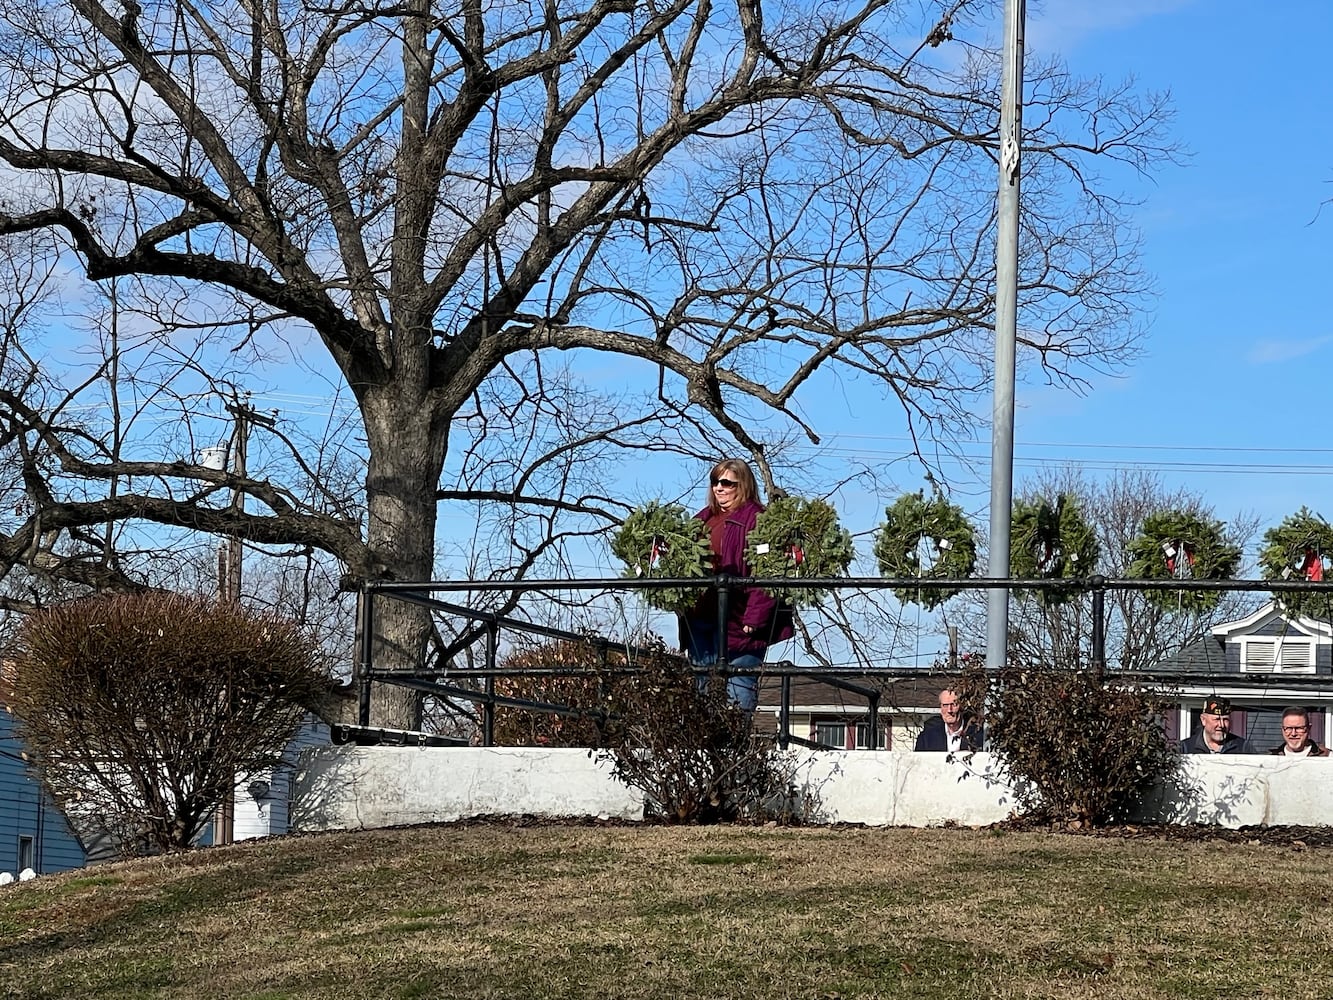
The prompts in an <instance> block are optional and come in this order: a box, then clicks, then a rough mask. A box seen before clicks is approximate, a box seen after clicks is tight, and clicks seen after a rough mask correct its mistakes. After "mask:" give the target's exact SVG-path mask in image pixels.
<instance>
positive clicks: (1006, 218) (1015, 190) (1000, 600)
mask: <svg viewBox="0 0 1333 1000" xmlns="http://www.w3.org/2000/svg"><path fill="white" fill-rule="evenodd" d="M1026 19H1027V10H1026V4H1025V0H1005V4H1004V50H1003V52H1002V55H1001V58H1002V63H1003V65H1002V71H1001V83H1000V189H999V200H998V204H997V220H996V221H997V224H996V229H997V236H996V245H995V399H994V408H993V411H992V420H991V467H990V477H991V478H990V557H989V560H988V562H987V569H986V575H987V576H989V577H991V578H993V579H997V580H998V579H1004V578H1006V577H1008V576H1009V521H1010V517H1011V515H1012V510H1013V502H1014V345H1015V342H1016V339H1017V330H1018V208H1019V178H1020V176H1021V173H1022V171H1021V156H1020V148H1021V140H1022V135H1023V33H1024V24H1025V22H1026ZM1008 640H1009V591H1008V590H1004V589H1000V588H996V589H993V590H991V591H990V592H989V594H988V595H987V604H986V666H988V667H991V668H999V667H1002V666H1004V662H1005V659H1006V658H1007V656H1008Z"/></svg>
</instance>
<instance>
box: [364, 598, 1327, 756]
mask: <svg viewBox="0 0 1333 1000" xmlns="http://www.w3.org/2000/svg"><path fill="white" fill-rule="evenodd" d="M793 586H799V587H802V588H807V589H808V588H812V587H816V588H827V589H828V590H830V591H833V590H839V591H847V590H854V591H861V592H864V591H871V592H873V591H884V590H899V591H901V590H921V591H926V590H994V589H1005V590H1009V591H1013V590H1025V591H1042V590H1047V589H1059V590H1060V591H1062V592H1064V593H1068V592H1070V591H1074V592H1081V593H1087V594H1089V595H1090V597H1091V616H1092V623H1091V634H1090V643H1091V662H1090V667H1091V668H1092V669H1093V670H1095V671H1096V672H1097V673H1098V674H1100V675H1102V676H1106V675H1107V665H1106V600H1105V599H1106V594H1107V593H1108V592H1112V591H1136V590H1137V591H1143V590H1153V591H1182V592H1188V591H1232V592H1259V591H1262V592H1270V593H1273V594H1275V595H1277V594H1282V593H1292V592H1311V591H1313V592H1322V593H1326V594H1327V595H1328V596H1329V600H1330V607H1333V582H1329V583H1322V582H1320V583H1315V582H1310V581H1305V580H1129V579H1112V578H1108V577H1103V576H1091V577H1086V578H1082V579H1072V580H1071V579H1060V580H1048V579H1035V580H1013V579H1009V580H997V579H988V578H969V579H947V580H945V579H936V580H926V579H915V578H885V577H839V578H832V579H819V580H816V579H801V580H799V581H796V580H791V579H785V578H779V579H758V578H749V577H746V578H742V577H733V576H725V575H720V576H716V577H709V578H706V579H705V580H703V581H701V580H700V579H699V578H697V577H696V578H683V579H680V578H673V579H647V580H644V579H627V578H598V579H588V580H522V581H513V580H442V581H430V582H424V583H402V582H376V583H370V584H367V585H366V586H365V587H364V588H363V589H362V592H361V597H360V607H359V613H358V630H359V642H358V658H357V664H356V669H355V674H354V681H355V683H356V685H357V688H358V692H357V693H358V719H357V721H358V726H357V727H356V728H357V729H358V730H360V731H362V732H365V733H373V732H374V731H375V730H373V729H372V728H371V718H370V708H371V686H372V685H373V684H376V683H379V684H389V685H397V686H401V687H406V688H410V689H413V690H416V691H421V692H423V693H426V694H433V695H437V696H440V697H445V698H457V699H466V700H468V701H470V702H472V703H474V704H479V705H480V706H481V741H482V743H483V745H486V746H490V745H492V744H493V742H494V726H495V709H496V708H497V707H504V708H515V709H521V710H524V711H531V712H540V713H549V714H555V715H564V716H580V717H585V718H586V717H588V716H590V715H596V714H597V713H596V712H590V710H589V709H587V708H586V707H583V708H580V707H574V706H568V705H559V704H552V703H547V702H541V701H537V700H534V699H526V698H516V697H512V696H508V695H502V694H498V693H497V692H496V690H495V680H496V678H497V677H511V676H512V677H518V676H581V675H586V674H588V673H589V671H588V668H586V667H571V666H562V665H551V666H538V667H521V668H515V667H509V666H501V665H499V664H498V662H497V658H498V653H499V649H500V635H501V632H502V630H503V631H507V632H514V633H520V634H525V635H536V636H541V637H543V638H548V639H556V640H564V641H570V642H580V643H585V644H590V645H591V646H592V647H593V648H594V649H595V650H596V651H597V652H598V655H599V657H600V660H601V667H600V669H599V670H598V671H596V672H597V673H598V674H603V675H606V674H616V673H619V674H633V673H635V672H637V670H638V669H639V668H637V667H635V666H633V665H632V664H629V663H627V664H624V665H620V666H611V665H609V663H608V656H609V653H610V652H611V651H612V650H616V651H624V652H625V653H626V654H627V656H628V657H629V659H630V660H632V659H634V658H635V657H636V656H644V655H646V654H648V653H650V652H660V650H649V649H648V648H647V647H644V646H639V645H635V644H633V643H627V642H625V641H623V640H612V639H607V638H604V637H599V636H589V635H588V634H587V633H586V632H575V631H571V630H568V629H561V628H556V627H553V626H550V625H543V624H541V623H538V622H531V621H526V620H523V619H519V618H514V617H512V616H505V615H498V614H495V613H494V612H491V611H487V610H482V609H475V608H470V607H468V606H467V605H464V604H458V603H454V602H452V601H447V600H443V599H441V598H439V597H437V596H435V595H437V594H457V593H474V594H475V593H488V592H504V593H534V592H587V591H593V592H599V591H600V592H613V593H614V592H618V591H631V592H639V591H651V590H660V589H667V588H679V587H693V588H699V589H700V590H701V591H702V590H703V589H704V588H706V587H711V588H714V589H715V590H716V592H717V598H718V622H719V627H718V635H719V638H720V640H721V643H722V649H721V650H720V655H719V659H718V662H717V663H716V664H711V665H695V666H694V667H693V669H694V670H695V671H696V673H699V674H701V675H703V674H708V673H711V672H716V673H718V674H720V675H722V676H761V675H762V676H765V677H775V678H778V679H779V681H780V689H781V701H780V704H779V706H778V739H779V741H780V742H781V743H782V745H783V746H786V745H788V744H791V743H795V744H799V745H802V746H809V747H821V745H820V744H817V743H814V742H812V741H810V740H806V739H802V738H800V737H796V736H792V735H791V734H790V732H789V730H790V713H791V693H792V687H791V685H792V681H793V679H797V678H803V679H808V680H811V681H814V682H816V683H819V684H823V685H826V686H828V687H831V688H834V689H837V690H840V691H844V692H847V693H849V694H854V695H856V696H857V697H859V698H865V700H866V720H867V724H868V734H867V745H868V747H870V748H872V749H874V748H878V745H879V743H878V735H879V710H880V700H881V697H882V694H883V692H882V690H881V689H880V688H879V687H877V686H872V685H870V684H862V683H857V681H855V680H852V679H850V678H849V676H848V675H849V674H853V675H854V674H859V676H860V677H861V678H862V679H870V678H871V677H873V678H875V679H882V680H890V679H898V678H906V677H918V678H919V677H921V676H923V675H925V674H926V673H927V671H925V670H923V669H922V668H896V669H895V668H876V669H863V670H861V671H859V672H858V671H856V670H855V669H849V668H848V667H846V666H834V667H830V666H820V665H812V664H796V663H793V662H791V661H779V662H774V663H764V664H761V665H759V666H756V667H741V668H737V667H733V666H731V664H730V662H729V657H728V653H727V650H726V629H725V628H724V627H722V626H721V623H723V622H725V621H726V618H727V611H728V607H729V603H730V594H731V592H732V591H733V590H735V589H738V588H742V587H762V588H764V589H765V590H769V591H771V592H774V593H780V592H781V591H782V590H784V589H786V588H789V587H793ZM385 600H395V601H403V602H406V603H411V604H416V605H419V606H422V607H425V608H428V609H429V610H431V611H433V612H439V613H443V614H448V615H453V616H457V617H459V618H462V619H464V620H466V621H468V622H470V623H471V624H472V626H473V630H472V633H471V634H470V636H469V637H468V638H467V639H465V640H463V641H462V642H461V645H462V646H463V647H466V646H470V645H472V644H474V643H475V641H476V640H477V639H478V638H484V640H485V646H484V663H483V665H481V666H467V667H458V666H452V665H450V666H447V667H444V668H438V669H436V668H428V667H426V666H424V665H423V666H421V667H418V668H415V669H413V670H411V671H402V670H390V669H381V668H378V667H377V666H376V664H375V662H374V656H375V633H376V619H377V614H378V604H379V602H381V601H385ZM446 659H447V657H446ZM1116 673H1117V674H1119V673H1120V672H1116ZM1133 676H1134V677H1136V678H1139V679H1141V680H1144V681H1156V682H1169V681H1173V680H1174V681H1179V680H1181V679H1182V676H1183V675H1181V674H1178V673H1177V674H1173V673H1170V672H1161V671H1158V672H1151V671H1140V670H1136V671H1133ZM1254 678H1255V675H1247V680H1249V681H1251V682H1252V681H1253V680H1254ZM467 680H471V681H478V682H480V683H481V685H482V686H481V688H480V689H478V688H476V687H467V686H463V685H461V684H459V683H456V682H457V681H467ZM1282 680H1283V682H1284V683H1291V682H1295V683H1296V684H1297V685H1302V684H1303V683H1308V682H1309V681H1316V682H1320V683H1322V684H1328V683H1329V682H1330V679H1329V678H1328V677H1327V676H1325V677H1323V678H1308V679H1307V678H1301V677H1296V676H1292V675H1285V676H1283V678H1282ZM343 728H344V730H347V731H348V732H347V738H353V737H354V736H355V733H354V732H352V731H351V729H350V727H343ZM409 736H410V734H409Z"/></svg>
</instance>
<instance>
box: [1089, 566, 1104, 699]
mask: <svg viewBox="0 0 1333 1000" xmlns="http://www.w3.org/2000/svg"><path fill="white" fill-rule="evenodd" d="M1092 581H1093V583H1094V584H1095V586H1094V588H1093V591H1092V669H1093V672H1094V673H1095V674H1096V676H1097V679H1098V680H1101V679H1102V677H1104V676H1105V674H1106V588H1105V587H1103V586H1101V584H1102V582H1104V581H1103V580H1102V578H1101V577H1100V576H1094V577H1093V578H1092Z"/></svg>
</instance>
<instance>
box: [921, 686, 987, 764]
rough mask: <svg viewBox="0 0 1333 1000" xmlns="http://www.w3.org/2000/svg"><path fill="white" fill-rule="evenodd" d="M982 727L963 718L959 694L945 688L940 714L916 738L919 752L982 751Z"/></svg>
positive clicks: (941, 696)
mask: <svg viewBox="0 0 1333 1000" xmlns="http://www.w3.org/2000/svg"><path fill="white" fill-rule="evenodd" d="M981 743H982V733H981V727H980V726H978V725H977V724H976V723H975V722H969V721H968V720H966V719H964V718H963V707H962V704H961V703H960V702H959V700H958V692H957V691H954V690H953V689H952V688H945V689H944V690H943V691H941V692H940V714H939V716H938V717H937V718H934V719H931V720H930V721H929V722H927V723H926V725H925V728H924V729H922V730H921V734H920V735H919V736H918V737H917V738H916V749H917V750H927V751H929V750H936V751H941V752H944V751H959V750H961V751H966V750H980V749H981Z"/></svg>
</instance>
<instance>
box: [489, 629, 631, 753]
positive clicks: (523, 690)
mask: <svg viewBox="0 0 1333 1000" xmlns="http://www.w3.org/2000/svg"><path fill="white" fill-rule="evenodd" d="M626 664H627V658H626V655H625V653H624V651H623V650H618V649H615V650H608V651H607V652H605V653H603V652H601V651H600V650H599V649H598V647H597V646H596V645H594V644H593V643H591V642H576V641H571V640H559V641H556V642H548V643H543V644H541V645H539V646H534V647H533V648H531V649H524V650H521V651H518V652H515V653H511V654H509V655H508V656H506V657H504V658H503V659H502V660H501V661H500V666H502V667H504V668H506V669H509V670H530V669H535V668H552V669H557V670H571V671H578V672H577V673H574V674H543V675H536V676H518V677H502V678H499V679H497V680H496V682H495V691H496V693H497V694H501V695H505V696H507V697H510V698H522V699H524V700H526V701H534V702H541V703H543V704H547V705H559V706H563V707H566V708H570V709H573V710H576V711H580V712H581V713H582V714H578V715H562V714H554V713H549V712H539V711H533V710H531V709H523V708H513V707H506V706H497V707H496V709H495V730H494V733H495V742H496V743H498V744H501V745H502V746H545V747H601V746H605V745H606V743H607V732H606V727H605V718H606V712H607V709H608V706H609V704H610V699H611V696H612V692H613V691H614V690H615V689H616V687H617V686H618V685H622V684H624V683H625V681H626V678H625V676H624V675H623V673H619V672H613V671H619V670H623V668H624V667H625V666H626Z"/></svg>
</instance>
